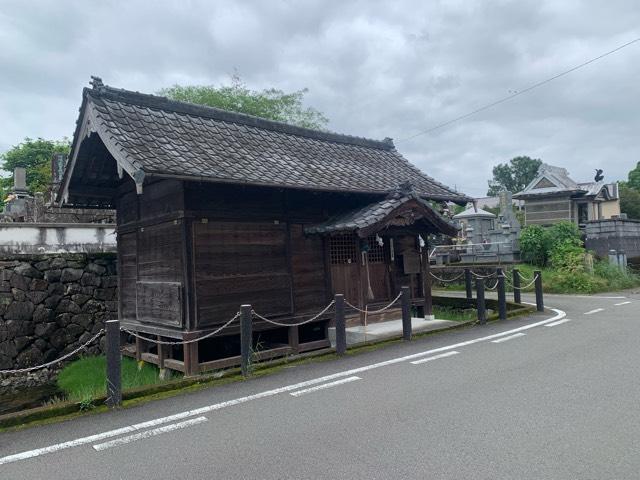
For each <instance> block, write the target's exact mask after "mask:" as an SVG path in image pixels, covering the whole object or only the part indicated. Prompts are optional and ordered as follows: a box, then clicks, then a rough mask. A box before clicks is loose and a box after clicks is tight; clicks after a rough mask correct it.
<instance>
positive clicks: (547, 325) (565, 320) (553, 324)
mask: <svg viewBox="0 0 640 480" xmlns="http://www.w3.org/2000/svg"><path fill="white" fill-rule="evenodd" d="M570 321H571V320H570V319H568V318H565V319H563V320H558V321H557V322H552V323H547V324H546V325H545V327H555V326H556V325H562V324H563V323H567V322H570Z"/></svg>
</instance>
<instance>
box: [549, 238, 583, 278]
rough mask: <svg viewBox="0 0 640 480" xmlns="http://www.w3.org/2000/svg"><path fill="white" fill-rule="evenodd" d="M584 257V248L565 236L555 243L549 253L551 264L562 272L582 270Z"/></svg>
mask: <svg viewBox="0 0 640 480" xmlns="http://www.w3.org/2000/svg"><path fill="white" fill-rule="evenodd" d="M580 243H582V242H580ZM584 257H585V251H584V248H582V246H581V245H576V243H575V241H574V239H572V238H565V239H564V240H562V241H561V242H559V243H556V244H555V245H554V246H553V248H552V249H551V252H550V254H549V260H550V262H551V266H552V267H553V268H556V269H558V270H560V271H561V272H563V273H582V272H584V271H585V267H584Z"/></svg>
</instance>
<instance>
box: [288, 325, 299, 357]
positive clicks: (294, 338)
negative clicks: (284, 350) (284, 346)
mask: <svg viewBox="0 0 640 480" xmlns="http://www.w3.org/2000/svg"><path fill="white" fill-rule="evenodd" d="M298 328H299V327H298V326H295V327H289V330H288V333H289V346H290V347H291V350H292V351H293V353H298V351H299V350H300V337H299V332H298Z"/></svg>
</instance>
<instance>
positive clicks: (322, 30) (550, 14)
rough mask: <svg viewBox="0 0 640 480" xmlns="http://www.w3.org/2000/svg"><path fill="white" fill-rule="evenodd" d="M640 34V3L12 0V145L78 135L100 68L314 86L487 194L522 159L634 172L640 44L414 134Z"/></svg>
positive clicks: (339, 118) (351, 122)
mask: <svg viewBox="0 0 640 480" xmlns="http://www.w3.org/2000/svg"><path fill="white" fill-rule="evenodd" d="M637 37H640V5H639V4H638V0H608V1H606V2H604V1H595V0H593V1H591V2H587V1H577V0H576V1H573V0H532V1H527V0H517V1H489V0H478V1H473V0H453V1H442V2H438V1H435V0H431V1H428V2H425V1H419V0H416V1H393V2H392V1H385V2H375V1H361V2H358V1H353V2H351V1H347V0H342V1H328V0H321V1H303V0H301V1H296V2H294V1H278V0H268V1H255V2H249V1H246V2H243V1H234V2H225V1H186V0H180V1H178V0H175V1H153V2H151V1H148V2H144V1H120V2H116V1H105V0H102V1H100V2H90V1H86V0H83V1H68V0H55V1H35V0H32V1H24V0H16V1H12V0H1V1H0V125H1V126H2V128H0V151H3V150H6V149H7V148H9V147H10V146H11V145H15V144H17V143H19V142H20V141H21V139H23V138H24V137H27V136H28V137H44V138H49V139H58V138H61V137H63V136H71V135H72V133H73V129H74V123H75V120H76V117H77V114H78V107H79V106H80V101H81V89H82V87H83V86H86V85H87V84H88V81H89V76H90V75H98V76H101V77H102V78H103V80H104V82H105V83H106V84H108V85H112V86H116V87H121V88H127V89H132V90H138V91H141V92H146V93H153V92H155V91H157V90H159V89H160V88H162V87H165V86H169V85H172V84H175V83H180V84H216V85H218V84H221V83H226V82H228V81H229V78H230V75H231V74H232V73H233V72H234V71H237V72H239V73H240V75H241V77H242V78H243V79H244V80H245V82H246V83H247V84H248V85H249V86H250V87H251V88H255V89H262V88H268V87H276V88H280V89H283V90H287V91H290V90H298V89H301V88H305V87H306V88H308V89H309V93H308V95H307V97H306V102H307V103H308V104H309V105H311V106H314V107H315V108H317V109H319V110H321V111H322V112H323V113H324V114H325V115H326V116H327V117H328V118H329V119H330V124H329V128H330V129H331V130H334V131H337V132H341V133H348V134H353V135H359V136H365V137H370V138H377V139H382V138H384V137H392V138H393V139H394V140H395V142H396V147H397V148H398V150H399V151H400V152H401V153H403V154H404V155H405V156H406V157H407V158H408V159H409V160H410V161H412V162H413V163H415V164H416V165H418V166H419V167H420V168H421V169H422V170H424V171H425V172H426V173H427V174H429V175H431V176H433V177H435V178H436V179H437V180H439V181H441V182H444V183H446V184H448V185H450V186H455V187H457V189H458V190H460V191H463V192H465V193H467V194H470V195H473V196H483V195H484V194H486V190H487V180H488V179H489V178H490V177H491V169H492V167H493V166H494V165H495V164H497V163H502V162H506V161H508V160H509V159H510V158H512V157H514V156H517V155H529V156H533V157H539V158H541V159H542V160H543V161H545V162H547V163H551V164H553V165H559V166H563V167H566V168H567V169H568V170H569V172H570V174H571V176H572V177H573V178H574V179H575V180H578V181H587V180H590V179H592V177H593V170H594V169H595V168H596V167H599V168H603V169H604V172H605V178H606V180H617V179H624V178H626V174H627V172H628V171H629V170H630V169H631V168H632V167H633V166H634V165H635V164H636V162H638V161H639V160H640V135H639V132H640V75H639V74H640V42H639V43H636V44H634V45H631V46H629V47H627V48H625V49H623V50H621V51H619V52H617V53H616V54H614V55H611V56H608V57H606V58H604V59H602V60H600V61H598V62H595V63H593V64H591V65H589V66H587V67H585V68H583V69H581V70H578V71H576V72H574V73H572V74H570V75H568V76H565V77H563V78H561V79H558V80H556V81H554V82H552V83H550V84H548V85H545V86H543V87H541V88H540V89H537V90H534V91H532V92H530V93H527V94H524V95H522V96H520V97H517V98H516V99H514V100H512V101H509V102H507V103H504V104H502V105H500V106H498V107H496V108H493V109H490V110H487V111H485V112H482V113H480V114H478V115H476V116H474V117H472V118H470V119H467V120H464V121H461V122H458V123H455V124H453V125H451V126H449V127H447V128H443V129H441V130H438V131H435V132H432V133H429V134H426V135H422V136H419V137H416V138H413V139H411V140H402V139H404V138H406V137H410V136H412V135H414V134H416V133H418V132H420V131H422V130H425V129H428V128H429V127H432V126H434V125H437V124H439V123H442V122H445V121H447V120H450V119H451V118H454V117H457V116H459V115H463V114H465V113H467V112H469V111H471V110H474V109H476V108H478V107H481V106H482V105H484V104H487V103H490V102H492V101H494V100H497V99H500V98H502V97H504V96H506V95H509V94H510V93H512V92H514V91H518V90H522V89H523V88H525V87H527V86H528V85H530V84H533V83H535V82H538V81H541V80H544V79H546V78H548V77H551V76H553V75H555V74H556V73H559V72H561V71H563V70H566V69H568V68H571V67H572V66H575V65H577V64H580V63H582V62H584V61H586V60H588V59H590V58H592V57H595V56H597V55H600V54H602V53H604V52H606V51H608V50H611V49H613V48H615V47H617V46H618V45H621V44H623V43H625V42H628V41H630V40H632V39H634V38H637Z"/></svg>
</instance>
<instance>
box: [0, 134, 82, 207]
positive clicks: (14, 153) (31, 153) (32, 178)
mask: <svg viewBox="0 0 640 480" xmlns="http://www.w3.org/2000/svg"><path fill="white" fill-rule="evenodd" d="M69 148H70V144H69V140H68V139H66V138H65V139H63V140H44V139H42V138H38V139H36V140H33V139H31V138H25V139H24V141H23V142H22V143H20V144H19V145H15V146H13V147H12V148H11V149H9V150H8V151H6V152H5V153H3V154H0V162H1V163H0V167H1V168H2V170H5V171H6V172H8V173H9V176H8V177H5V178H2V179H0V186H1V187H2V189H3V193H6V192H7V191H9V190H11V188H12V186H13V175H12V173H13V170H14V168H16V167H24V168H25V169H26V171H27V187H28V188H29V190H30V191H31V192H32V193H35V192H47V191H48V190H49V187H50V185H51V158H52V157H53V155H54V154H55V153H65V154H68V153H69ZM3 198H4V197H3Z"/></svg>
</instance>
